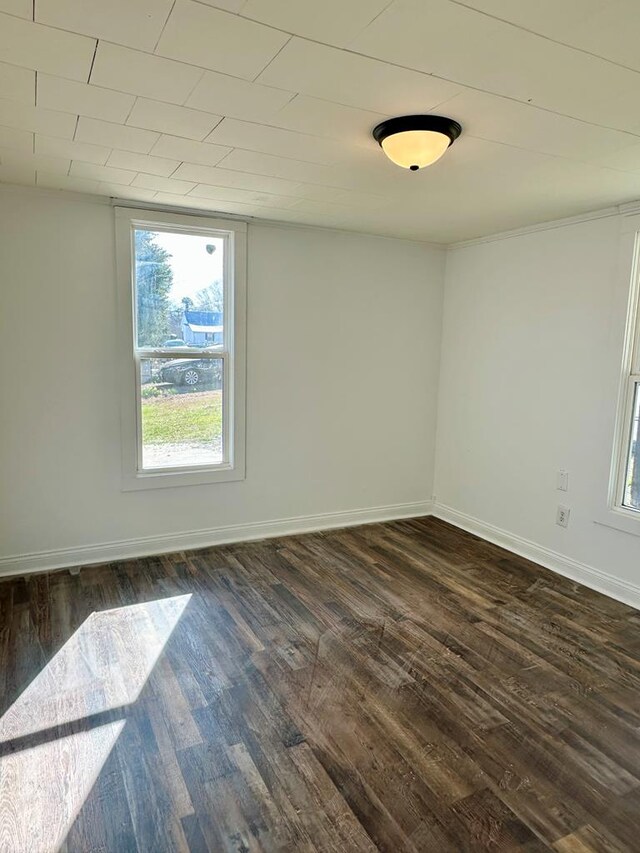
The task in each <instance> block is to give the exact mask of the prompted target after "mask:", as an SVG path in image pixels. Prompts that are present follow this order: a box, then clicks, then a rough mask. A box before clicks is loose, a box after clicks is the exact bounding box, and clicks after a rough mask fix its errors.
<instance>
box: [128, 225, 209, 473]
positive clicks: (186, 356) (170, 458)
mask: <svg viewBox="0 0 640 853" xmlns="http://www.w3.org/2000/svg"><path fill="white" fill-rule="evenodd" d="M134 248H135V258H134V261H135V264H134V269H135V308H136V329H135V339H136V350H137V353H138V366H139V367H138V369H139V371H140V396H141V402H140V405H141V412H140V415H141V417H140V422H141V430H142V467H143V468H145V469H148V468H176V467H184V466H194V465H212V464H219V463H220V462H221V461H222V460H223V458H224V452H223V451H224V448H223V434H224V430H223V396H222V395H223V381H224V309H225V306H224V284H223V275H224V248H225V243H224V240H223V239H222V238H216V237H213V238H212V237H210V236H209V237H207V236H200V235H197V234H189V233H184V232H164V231H151V230H146V229H141V228H137V229H135V231H134ZM150 351H152V352H150Z"/></svg>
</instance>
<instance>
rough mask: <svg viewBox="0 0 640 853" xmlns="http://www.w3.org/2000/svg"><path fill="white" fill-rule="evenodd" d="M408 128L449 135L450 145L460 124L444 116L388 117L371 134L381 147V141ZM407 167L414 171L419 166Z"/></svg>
mask: <svg viewBox="0 0 640 853" xmlns="http://www.w3.org/2000/svg"><path fill="white" fill-rule="evenodd" d="M408 130H431V131H433V132H435V133H442V134H444V135H445V136H448V137H449V146H451V145H453V143H454V142H455V141H456V139H457V138H458V137H459V136H460V134H461V133H462V125H460V124H458V122H457V121H455V120H454V119H452V118H447V117H446V116H433V115H417V116H398V117H397V118H388V119H385V121H381V122H380V124H378V125H376V126H375V127H374V128H373V130H372V134H373V138H374V139H375V141H376V142H377V143H378V145H379V146H380V147H381V148H382V143H383V142H384V140H385V139H387V138H388V137H389V136H393V135H394V134H396V133H406V131H408ZM409 168H410V169H411V171H413V172H415V171H417V170H418V168H419V167H418V166H410V167H409Z"/></svg>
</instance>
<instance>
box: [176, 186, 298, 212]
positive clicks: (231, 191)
mask: <svg viewBox="0 0 640 853" xmlns="http://www.w3.org/2000/svg"><path fill="white" fill-rule="evenodd" d="M189 196H193V197H195V198H209V199H217V200H219V201H236V202H241V203H242V204H257V205H260V206H261V207H280V208H284V207H290V206H291V205H292V204H294V203H296V201H297V199H295V198H290V197H288V196H281V195H272V194H271V193H261V192H256V191H253V190H241V189H235V188H234V187H215V186H209V185H208V184H198V185H197V186H196V187H195V188H194V189H193V190H191V192H190V193H189Z"/></svg>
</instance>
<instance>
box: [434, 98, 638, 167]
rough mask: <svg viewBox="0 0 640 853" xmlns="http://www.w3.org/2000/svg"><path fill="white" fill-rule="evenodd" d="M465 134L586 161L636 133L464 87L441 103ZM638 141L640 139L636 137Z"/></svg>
mask: <svg viewBox="0 0 640 853" xmlns="http://www.w3.org/2000/svg"><path fill="white" fill-rule="evenodd" d="M443 111H444V112H446V114H447V115H449V116H451V118H454V119H457V120H458V121H460V122H461V124H462V125H463V133H464V134H465V136H467V135H471V136H477V137H480V138H482V139H488V140H492V141H494V142H502V143H504V144H506V145H514V146H517V147H519V148H526V149H529V150H530V151H538V152H541V153H543V154H556V155H559V156H562V157H570V158H573V159H575V160H584V161H589V160H593V159H597V158H599V157H600V156H606V155H607V154H608V153H611V152H613V151H617V150H619V149H620V148H623V147H624V146H628V145H630V144H632V143H633V142H634V140H635V138H636V137H634V136H631V135H629V134H628V133H623V132H621V131H618V130H609V129H608V128H604V127H598V126H597V125H593V124H586V123H585V122H583V121H579V120H577V119H573V118H567V117H566V116H563V115H559V114H557V113H553V112H549V111H547V110H542V109H539V108H537V107H534V106H532V105H529V104H522V103H520V102H518V101H514V100H511V99H508V98H501V97H498V96H497V95H489V94H486V93H484V92H475V91H473V90H470V89H466V90H465V91H464V92H463V93H462V94H460V95H456V97H455V98H452V99H451V100H450V101H447V102H446V104H444V105H443ZM638 141H639V142H640V140H638Z"/></svg>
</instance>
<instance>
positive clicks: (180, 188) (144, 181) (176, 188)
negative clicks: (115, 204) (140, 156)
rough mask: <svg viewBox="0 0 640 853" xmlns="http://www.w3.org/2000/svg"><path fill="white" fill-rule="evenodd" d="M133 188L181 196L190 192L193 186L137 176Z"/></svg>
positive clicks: (176, 181)
mask: <svg viewBox="0 0 640 853" xmlns="http://www.w3.org/2000/svg"><path fill="white" fill-rule="evenodd" d="M133 185H134V186H135V187H142V188H143V189H147V190H156V191H157V192H162V193H175V194H176V195H183V194H185V193H188V192H189V190H192V189H193V188H194V186H195V184H194V183H193V182H192V181H179V180H175V179H174V178H160V177H158V176H157V175H145V174H142V173H141V174H139V175H138V176H137V177H136V179H135V180H134V182H133Z"/></svg>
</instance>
